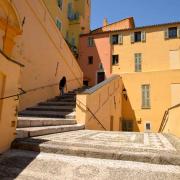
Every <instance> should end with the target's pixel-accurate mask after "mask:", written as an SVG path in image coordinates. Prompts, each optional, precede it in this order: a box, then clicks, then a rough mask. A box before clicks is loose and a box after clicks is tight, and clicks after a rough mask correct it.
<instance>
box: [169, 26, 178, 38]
mask: <svg viewBox="0 0 180 180" xmlns="http://www.w3.org/2000/svg"><path fill="white" fill-rule="evenodd" d="M168 36H169V38H177V27H172V28H169V29H168Z"/></svg>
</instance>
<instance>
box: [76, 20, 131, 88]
mask: <svg viewBox="0 0 180 180" xmlns="http://www.w3.org/2000/svg"><path fill="white" fill-rule="evenodd" d="M107 23H108V22H107V20H106V24H105V26H103V27H102V28H98V29H96V30H94V31H91V32H90V33H89V34H85V35H81V38H80V43H79V61H78V62H79V64H80V66H81V68H82V70H83V72H84V81H85V83H86V84H88V85H90V86H92V85H95V84H97V83H99V82H101V81H103V80H104V79H106V78H108V77H109V76H110V75H111V72H112V70H111V59H112V46H111V44H110V38H109V37H110V34H109V30H110V29H112V30H117V29H131V28H134V19H133V18H132V17H130V18H126V19H123V20H121V21H118V22H116V23H112V24H107ZM106 32H107V33H106Z"/></svg>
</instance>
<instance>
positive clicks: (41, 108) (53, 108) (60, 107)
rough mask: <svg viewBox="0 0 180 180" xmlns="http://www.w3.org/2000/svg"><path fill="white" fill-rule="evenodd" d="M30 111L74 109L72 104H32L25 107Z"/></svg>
mask: <svg viewBox="0 0 180 180" xmlns="http://www.w3.org/2000/svg"><path fill="white" fill-rule="evenodd" d="M27 110H30V111H58V112H73V111H75V107H74V106H42V105H39V106H34V107H30V108H27Z"/></svg>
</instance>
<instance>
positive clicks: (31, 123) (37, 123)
mask: <svg viewBox="0 0 180 180" xmlns="http://www.w3.org/2000/svg"><path fill="white" fill-rule="evenodd" d="M17 123H18V124H17V127H18V128H25V127H41V126H60V125H72V124H76V120H75V119H57V118H38V117H18V122H17Z"/></svg>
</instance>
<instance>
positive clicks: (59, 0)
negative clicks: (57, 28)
mask: <svg viewBox="0 0 180 180" xmlns="http://www.w3.org/2000/svg"><path fill="white" fill-rule="evenodd" d="M57 4H58V7H59V8H60V9H61V10H62V6H63V0H57Z"/></svg>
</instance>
